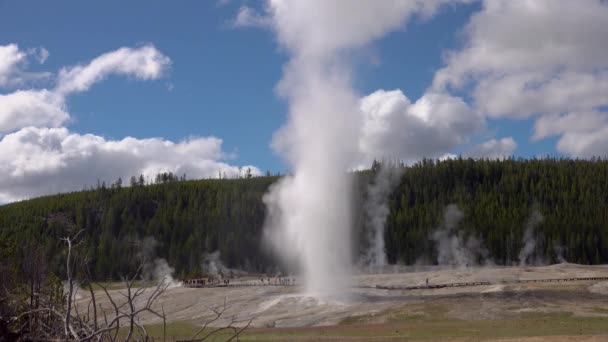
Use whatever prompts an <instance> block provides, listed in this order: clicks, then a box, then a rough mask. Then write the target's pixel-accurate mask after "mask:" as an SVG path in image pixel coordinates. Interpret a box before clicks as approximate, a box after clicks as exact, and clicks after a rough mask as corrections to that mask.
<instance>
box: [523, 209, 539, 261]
mask: <svg viewBox="0 0 608 342" xmlns="http://www.w3.org/2000/svg"><path fill="white" fill-rule="evenodd" d="M542 221H543V215H541V213H540V212H539V211H538V210H537V209H534V210H533V211H532V215H530V217H529V218H528V220H527V221H526V225H525V228H526V230H525V231H524V235H523V237H522V243H523V245H524V246H523V247H522V249H521V250H520V251H519V266H526V265H530V264H533V265H540V264H544V262H543V261H542V260H540V258H538V257H537V258H536V259H534V258H533V254H534V249H535V247H536V236H535V234H534V230H535V228H536V226H537V225H539V224H540V223H541V222H542Z"/></svg>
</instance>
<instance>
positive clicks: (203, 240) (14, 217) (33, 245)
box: [0, 158, 608, 280]
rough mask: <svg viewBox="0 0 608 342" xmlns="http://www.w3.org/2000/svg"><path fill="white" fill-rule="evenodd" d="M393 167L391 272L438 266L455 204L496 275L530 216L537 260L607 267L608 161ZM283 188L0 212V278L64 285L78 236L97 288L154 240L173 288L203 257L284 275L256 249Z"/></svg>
mask: <svg viewBox="0 0 608 342" xmlns="http://www.w3.org/2000/svg"><path fill="white" fill-rule="evenodd" d="M378 165H379V163H377V162H376V163H375V164H374V167H373V168H371V169H370V170H364V171H358V172H354V174H353V176H354V179H355V182H354V190H355V191H354V193H355V199H354V201H353V202H354V206H355V208H354V210H353V213H354V217H353V219H354V220H353V221H354V225H355V227H354V230H355V232H357V234H359V235H358V236H359V239H358V240H357V241H355V247H356V248H355V255H354V256H353V258H356V257H357V253H358V252H360V249H362V248H364V246H365V241H364V238H363V236H364V234H363V232H364V231H365V230H366V229H367V227H366V224H367V223H366V220H365V219H363V218H362V217H361V212H363V210H362V208H363V206H364V205H365V201H366V197H367V196H368V194H367V188H368V185H369V184H370V183H371V182H373V181H374V177H376V175H377V174H378V172H379V171H378ZM391 167H393V168H398V169H399V172H400V174H401V176H400V177H399V178H398V181H397V182H396V183H395V184H393V187H392V188H391V191H390V192H389V195H388V198H387V205H388V207H389V209H390V210H389V214H388V217H387V220H386V232H385V241H386V253H387V257H388V260H389V262H391V263H403V264H414V263H419V262H426V263H431V264H432V263H435V262H436V260H437V251H436V242H435V241H433V239H432V238H431V236H432V233H433V231H435V230H436V229H437V227H439V226H440V225H441V224H442V220H443V211H444V210H445V208H446V206H448V205H450V204H455V205H457V206H458V208H460V210H461V211H462V212H463V214H464V217H463V219H462V220H461V221H460V222H458V223H457V226H456V229H457V231H459V232H461V233H462V234H464V235H468V236H475V237H476V238H478V239H479V240H480V241H482V242H483V244H484V246H485V248H487V251H488V253H489V257H490V258H491V259H492V260H493V262H494V263H496V264H499V265H510V264H514V263H517V261H518V260H517V257H518V253H519V251H520V250H521V248H522V247H523V244H524V241H522V238H523V236H524V231H525V226H526V222H527V221H528V220H529V217H530V215H532V212H533V211H534V210H537V211H539V212H540V213H541V214H542V217H543V219H542V221H541V222H540V223H538V224H537V225H536V227H535V230H534V237H535V239H536V244H535V248H534V253H535V254H536V256H537V257H539V258H541V259H543V260H546V261H547V262H556V261H558V260H562V259H563V260H567V261H570V262H576V263H583V264H598V263H606V262H608V210H607V208H608V161H607V160H604V159H592V160H570V159H555V158H546V159H529V160H525V159H518V160H516V159H506V160H473V159H462V158H458V159H452V160H444V161H437V160H422V161H420V162H418V163H416V164H414V165H410V166H405V165H403V164H399V163H395V164H392V166H391ZM278 179H279V176H264V177H253V176H248V177H245V178H238V179H207V180H186V177H185V175H184V176H182V177H178V176H176V175H173V174H165V175H162V174H161V175H159V176H158V177H156V181H155V182H154V184H144V182H143V181H142V180H143V178H141V177H134V178H133V179H132V180H131V182H130V183H131V186H128V187H126V186H122V180H120V181H117V182H115V183H113V184H112V185H111V186H109V187H106V186H104V185H103V184H102V185H100V186H98V187H97V188H95V189H91V190H86V191H80V192H74V193H67V194H59V195H53V196H45V197H41V198H36V199H32V200H28V201H22V202H17V203H12V204H8V205H4V206H0V260H1V261H2V262H1V263H2V265H0V267H2V270H3V271H4V270H5V269H6V270H12V273H11V274H12V276H14V277H24V276H26V275H27V274H28V272H27V270H28V262H31V260H32V258H39V259H42V260H44V262H45V264H46V265H45V266H44V267H48V269H49V270H51V271H52V273H53V274H55V275H56V276H57V277H59V278H62V279H65V274H66V269H65V264H66V263H65V259H66V253H65V248H63V246H62V243H61V241H60V238H61V237H62V236H65V235H66V229H68V228H69V227H72V228H69V229H74V227H77V228H78V229H82V234H83V236H82V237H83V246H81V248H82V251H83V253H84V256H83V257H84V258H85V259H86V260H87V264H88V267H89V271H90V274H91V278H92V279H95V280H108V279H121V277H123V276H124V275H127V274H132V273H133V272H134V271H135V269H136V267H137V265H136V263H134V262H132V261H133V260H138V256H139V255H140V253H142V248H143V241H144V240H146V239H149V238H153V239H154V240H155V241H156V243H155V244H153V245H152V246H151V247H150V248H149V249H151V250H149V251H148V253H151V254H153V255H155V256H157V257H159V258H164V259H166V260H167V262H168V263H169V265H171V266H172V267H174V268H175V275H176V276H177V277H192V276H198V275H201V274H203V273H204V272H205V269H204V265H203V258H204V256H205V255H207V254H210V253H213V252H216V251H219V252H220V258H221V261H222V263H223V264H224V265H226V266H227V267H230V268H239V269H244V270H248V271H255V272H266V273H270V272H276V270H277V269H278V268H280V265H278V264H277V263H276V260H275V258H273V256H272V255H270V254H269V253H268V252H267V250H266V249H265V248H264V247H263V241H262V237H263V225H264V220H265V217H266V208H265V205H264V203H263V196H264V194H265V193H266V192H267V190H268V188H269V187H270V186H271V185H272V184H273V183H274V182H276V181H277V180H278ZM7 272H8V271H7ZM6 274H8V273H6ZM7 277H8V275H7Z"/></svg>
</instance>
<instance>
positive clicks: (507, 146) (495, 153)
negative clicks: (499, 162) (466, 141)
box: [464, 137, 517, 159]
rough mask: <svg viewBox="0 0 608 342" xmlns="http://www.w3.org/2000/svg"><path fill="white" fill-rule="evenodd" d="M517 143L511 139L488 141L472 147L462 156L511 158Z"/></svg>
mask: <svg viewBox="0 0 608 342" xmlns="http://www.w3.org/2000/svg"><path fill="white" fill-rule="evenodd" d="M516 148H517V143H516V142H515V140H514V139H513V138H512V137H507V138H502V139H490V140H488V141H485V142H483V143H481V144H479V145H477V146H474V147H473V148H471V149H470V150H469V151H467V152H466V153H465V154H464V155H465V157H471V158H476V159H477V158H485V159H504V158H509V157H511V156H513V152H515V149H516Z"/></svg>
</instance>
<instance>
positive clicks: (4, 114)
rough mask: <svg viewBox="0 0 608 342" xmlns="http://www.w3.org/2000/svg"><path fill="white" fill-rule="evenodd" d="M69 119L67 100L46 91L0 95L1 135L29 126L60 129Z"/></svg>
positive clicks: (27, 91) (20, 91)
mask: <svg viewBox="0 0 608 342" xmlns="http://www.w3.org/2000/svg"><path fill="white" fill-rule="evenodd" d="M69 118H70V115H69V113H68V112H67V111H66V109H65V99H64V98H63V97H62V96H61V95H58V94H55V93H53V92H51V91H48V90H46V89H42V90H18V91H15V92H12V93H10V94H6V95H2V94H0V133H2V132H10V131H14V130H17V129H19V128H22V127H27V126H45V127H58V126H60V125H61V124H63V123H65V122H66V121H68V119H69Z"/></svg>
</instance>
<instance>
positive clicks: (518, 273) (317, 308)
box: [79, 263, 608, 327]
mask: <svg viewBox="0 0 608 342" xmlns="http://www.w3.org/2000/svg"><path fill="white" fill-rule="evenodd" d="M585 277H608V265H602V266H582V265H575V264H566V263H564V264H558V265H551V266H542V267H483V268H466V269H438V268H426V269H425V270H420V269H418V270H416V269H413V268H409V267H394V268H392V267H389V268H386V269H384V270H383V272H382V273H379V274H363V273H361V274H358V275H355V276H353V281H352V284H353V287H352V288H350V289H348V290H347V291H344V293H342V294H341V295H339V296H337V297H334V298H324V297H322V296H321V297H314V296H306V295H302V294H301V292H300V290H301V289H300V288H298V287H297V286H295V287H294V286H291V287H280V286H251V287H228V288H225V287H218V288H186V287H176V288H171V289H168V290H167V291H166V292H165V293H164V294H163V295H162V296H160V297H159V298H158V300H157V302H156V304H155V307H156V308H158V309H160V308H161V307H162V308H163V309H164V312H165V313H166V316H167V319H168V322H188V323H192V324H197V325H198V324H202V323H203V322H205V321H207V320H209V319H210V318H211V317H212V312H211V310H210V309H211V308H213V307H214V306H218V305H222V304H223V303H224V300H226V303H227V306H228V307H227V310H226V312H225V313H224V316H223V317H224V318H225V320H220V321H218V322H216V324H217V325H218V326H219V325H222V324H225V323H226V320H228V319H231V318H232V317H236V318H237V319H238V320H243V321H248V320H252V325H253V326H258V327H269V326H275V327H302V326H319V325H333V324H338V323H340V322H341V321H343V320H344V319H346V318H348V317H353V316H362V315H367V316H368V317H371V319H372V321H373V317H374V315H376V314H378V323H382V320H383V318H382V315H380V313H382V312H386V311H387V310H398V311H399V312H401V313H404V314H411V315H416V314H421V313H422V314H424V311H425V307H428V306H429V305H439V304H440V305H442V306H443V307H447V308H449V309H448V312H446V313H445V314H446V315H447V317H453V318H457V319H471V320H477V319H493V318H504V317H512V316H514V315H518V314H521V313H525V312H541V313H571V314H573V315H577V316H603V317H608V310H605V311H604V310H603V309H602V308H605V309H608V281H577V282H564V283H561V282H560V283H527V284H515V285H501V284H498V282H500V281H502V280H515V279H522V280H523V279H549V278H551V279H554V278H585ZM427 278H428V279H429V283H430V284H444V283H456V282H475V281H489V282H492V283H496V284H494V285H484V286H471V287H458V288H442V289H422V290H381V289H374V288H358V287H357V286H370V287H373V286H376V285H391V286H395V285H401V286H415V285H423V284H425V282H426V279H427ZM147 291H151V290H150V289H148V290H147ZM121 293H124V290H113V291H110V294H111V295H112V296H113V297H114V298H115V299H117V300H118V301H121V300H122V297H123V296H122V295H121ZM144 297H146V296H145V295H144ZM142 300H143V299H142ZM87 302H88V298H87V296H86V295H85V294H84V293H83V296H82V298H80V300H79V306H80V307H81V308H82V309H84V308H85V307H86V305H85V303H87ZM97 303H98V304H101V305H102V306H103V307H104V308H110V304H109V302H108V300H107V298H105V295H103V294H102V293H101V292H99V293H98V295H97ZM426 314H428V313H426ZM141 321H142V323H144V324H156V323H161V321H160V320H159V319H158V318H156V317H153V316H152V315H143V316H142V317H141Z"/></svg>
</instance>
